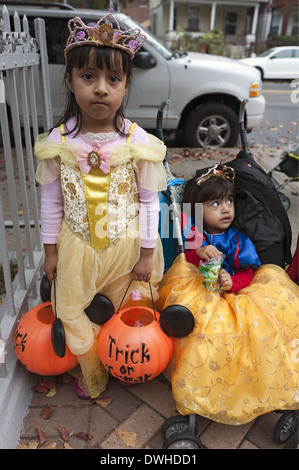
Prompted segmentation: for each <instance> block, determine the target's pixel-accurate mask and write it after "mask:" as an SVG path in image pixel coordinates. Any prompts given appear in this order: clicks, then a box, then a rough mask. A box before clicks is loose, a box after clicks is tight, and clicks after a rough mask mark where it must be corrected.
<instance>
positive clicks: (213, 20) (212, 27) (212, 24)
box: [210, 2, 216, 30]
mask: <svg viewBox="0 0 299 470" xmlns="http://www.w3.org/2000/svg"><path fill="white" fill-rule="evenodd" d="M215 17H216V2H213V3H212V7H211V18H210V30H211V29H214V28H215Z"/></svg>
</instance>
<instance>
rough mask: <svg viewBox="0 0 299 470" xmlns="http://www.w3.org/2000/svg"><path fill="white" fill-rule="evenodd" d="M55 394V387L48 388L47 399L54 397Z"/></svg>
mask: <svg viewBox="0 0 299 470" xmlns="http://www.w3.org/2000/svg"><path fill="white" fill-rule="evenodd" d="M56 393H57V387H56V385H55V386H54V387H52V388H50V390H49V392H48V393H47V395H46V396H47V397H54V395H56Z"/></svg>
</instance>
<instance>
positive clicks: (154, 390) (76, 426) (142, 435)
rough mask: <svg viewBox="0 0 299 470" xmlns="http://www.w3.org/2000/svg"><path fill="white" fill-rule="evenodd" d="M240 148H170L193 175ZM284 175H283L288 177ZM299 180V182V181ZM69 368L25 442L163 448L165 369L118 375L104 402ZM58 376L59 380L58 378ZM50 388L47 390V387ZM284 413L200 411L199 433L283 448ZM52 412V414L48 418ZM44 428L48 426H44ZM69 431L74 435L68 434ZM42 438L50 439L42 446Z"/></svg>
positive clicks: (214, 444) (221, 441) (36, 401)
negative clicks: (144, 378) (121, 378)
mask: <svg viewBox="0 0 299 470" xmlns="http://www.w3.org/2000/svg"><path fill="white" fill-rule="evenodd" d="M237 151H238V149H223V150H221V152H219V151H204V150H203V149H194V150H190V151H189V150H188V152H190V154H189V156H188V157H187V156H186V155H187V153H188V152H187V151H184V150H183V149H170V150H169V161H170V168H171V171H172V172H173V174H174V175H175V176H176V177H184V178H189V177H191V176H193V175H194V173H195V170H196V169H198V168H201V167H205V166H210V165H212V164H214V163H216V162H217V161H219V159H220V158H223V161H228V160H230V159H231V158H233V156H234V155H236V153H237ZM280 153H281V150H277V149H274V150H273V149H269V148H268V149H267V150H265V149H262V150H261V149H253V150H252V154H253V155H254V157H255V158H256V160H257V161H258V162H259V163H260V164H261V166H263V167H264V168H265V169H266V170H270V169H272V168H273V167H274V166H275V165H276V164H277V163H278V162H279V155H280ZM284 177H285V176H284V175H278V178H277V179H280V180H281V178H282V179H284ZM297 184H298V183H297ZM297 184H296V183H292V184H291V185H288V186H287V187H286V188H285V189H284V191H283V192H284V194H286V195H287V196H288V197H289V198H290V200H291V207H290V209H289V211H288V214H289V217H290V221H291V225H292V229H293V248H294V247H295V245H296V241H297V235H298V193H297V191H298V187H297ZM293 251H294V250H293ZM68 378H69V375H68V374H64V375H63V376H60V377H59V378H58V379H59V380H58V383H55V380H54V379H55V378H47V379H46V381H42V379H41V378H40V377H37V378H36V381H37V383H39V384H43V386H44V389H40V390H41V391H33V395H32V399H31V402H30V404H29V407H28V413H27V415H26V417H25V419H24V423H23V429H22V431H21V435H20V440H19V448H30V447H32V448H36V447H37V446H39V447H43V446H44V447H50V448H51V447H52V448H72V449H89V448H93V449H110V450H111V451H112V450H115V449H123V450H128V449H143V450H147V449H148V450H150V449H162V448H163V437H162V434H161V427H162V425H163V423H164V421H165V420H166V419H167V418H169V417H171V416H174V415H176V414H177V412H176V406H175V401H174V399H173V397H172V394H171V388H170V385H169V383H168V382H167V381H166V379H165V378H164V377H163V375H160V376H159V377H158V378H155V379H153V380H152V381H150V382H148V383H145V384H140V385H136V386H134V387H130V388H128V387H123V386H122V385H121V384H120V383H119V382H118V381H117V380H116V379H114V378H113V377H111V378H109V382H108V386H107V390H106V391H105V392H104V393H103V395H102V396H101V397H100V398H101V400H100V401H99V402H94V401H92V400H89V399H80V398H78V397H77V396H76V395H75V393H74V392H73V390H72V385H71V383H67V382H69V380H68ZM53 380H54V382H53ZM43 390H44V391H43ZM280 416H281V415H280V414H279V413H275V412H273V413H269V414H266V415H263V416H260V417H259V418H257V419H256V420H254V421H252V422H250V423H248V424H245V425H240V426H229V425H223V424H219V423H216V422H213V421H210V420H208V419H206V418H203V417H201V416H197V418H196V419H197V424H198V436H199V438H200V440H201V442H202V444H203V445H204V446H206V447H207V448H208V449H280V448H284V446H285V444H276V443H275V441H274V438H273V431H274V428H275V424H276V422H277V421H278V419H279V418H280ZM46 418H48V419H46ZM41 430H42V432H41ZM66 434H69V437H68V440H67V441H66V439H63V437H62V436H63V435H64V437H65V436H66ZM41 440H44V441H45V442H44V444H43V445H41V446H40V442H41Z"/></svg>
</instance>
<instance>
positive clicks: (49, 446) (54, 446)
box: [39, 440, 57, 449]
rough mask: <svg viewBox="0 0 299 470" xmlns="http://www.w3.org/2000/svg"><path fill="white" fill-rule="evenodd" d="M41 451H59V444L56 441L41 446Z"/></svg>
mask: <svg viewBox="0 0 299 470" xmlns="http://www.w3.org/2000/svg"><path fill="white" fill-rule="evenodd" d="M39 449H57V444H56V442H55V441H54V440H52V441H48V442H45V443H44V444H43V445H41V446H39Z"/></svg>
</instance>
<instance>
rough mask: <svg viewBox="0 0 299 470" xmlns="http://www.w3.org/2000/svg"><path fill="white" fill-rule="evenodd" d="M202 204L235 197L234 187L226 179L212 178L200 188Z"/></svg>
mask: <svg viewBox="0 0 299 470" xmlns="http://www.w3.org/2000/svg"><path fill="white" fill-rule="evenodd" d="M206 183H208V184H206ZM199 189H201V191H200V199H201V201H200V202H207V201H211V200H213V199H224V198H225V197H227V196H232V197H234V196H235V190H234V185H233V183H232V182H231V181H229V180H226V179H224V178H217V177H216V178H210V179H208V180H207V181H205V182H204V183H202V184H201V185H200V186H199Z"/></svg>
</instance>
